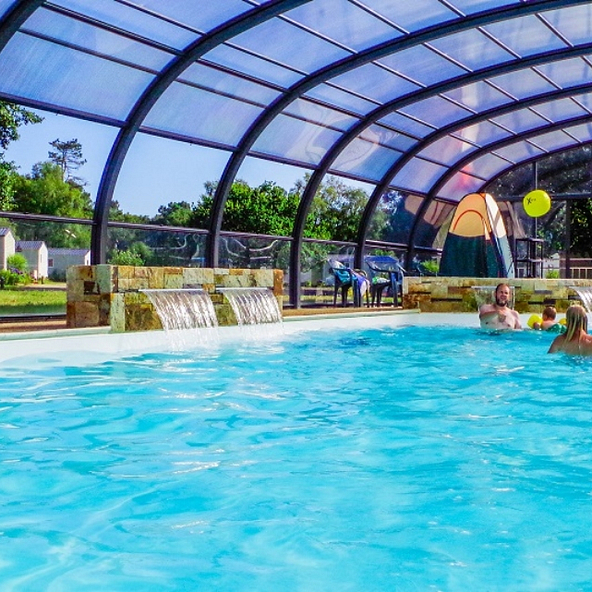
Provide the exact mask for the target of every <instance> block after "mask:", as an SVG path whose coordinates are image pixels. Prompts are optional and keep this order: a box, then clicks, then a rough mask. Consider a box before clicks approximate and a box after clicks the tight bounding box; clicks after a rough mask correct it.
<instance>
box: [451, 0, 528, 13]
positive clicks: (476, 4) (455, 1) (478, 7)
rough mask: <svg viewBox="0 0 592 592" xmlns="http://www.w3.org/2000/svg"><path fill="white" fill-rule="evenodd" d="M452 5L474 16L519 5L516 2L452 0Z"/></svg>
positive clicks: (505, 0)
mask: <svg viewBox="0 0 592 592" xmlns="http://www.w3.org/2000/svg"><path fill="white" fill-rule="evenodd" d="M450 4H451V5H452V6H454V7H455V8H457V9H458V10H460V11H462V12H463V13H465V14H472V13H474V12H481V11H482V10H487V9H490V8H498V7H499V6H505V5H509V4H517V2H516V1H515V0H514V1H512V0H452V2H450Z"/></svg>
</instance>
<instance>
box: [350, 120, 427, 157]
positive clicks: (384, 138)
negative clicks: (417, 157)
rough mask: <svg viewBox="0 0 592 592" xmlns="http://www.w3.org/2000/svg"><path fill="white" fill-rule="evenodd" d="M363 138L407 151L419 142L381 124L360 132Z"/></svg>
mask: <svg viewBox="0 0 592 592" xmlns="http://www.w3.org/2000/svg"><path fill="white" fill-rule="evenodd" d="M360 137H361V138H364V139H365V140H368V141H370V142H377V143H378V144H382V145H384V146H388V147H389V148H394V149H395V150H401V151H405V150H408V149H409V148H411V147H412V146H414V145H415V144H417V140H415V139H414V138H410V137H409V136H405V135H403V134H399V133H398V132H395V131H394V130H392V129H387V128H386V127H383V126H381V125H371V126H370V127H369V128H367V129H366V130H364V131H363V132H362V133H361V134H360Z"/></svg>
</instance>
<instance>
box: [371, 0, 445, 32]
mask: <svg viewBox="0 0 592 592" xmlns="http://www.w3.org/2000/svg"><path fill="white" fill-rule="evenodd" d="M364 4H365V5H366V6H368V7H370V8H372V9H373V10H376V12H378V13H380V14H382V15H383V16H385V17H386V18H388V19H389V20H390V21H392V22H394V23H396V24H397V25H399V26H400V27H402V28H403V29H405V30H406V31H417V30H418V29H423V28H424V27H429V26H430V25H436V24H438V23H440V22H443V21H446V20H450V19H454V18H456V17H457V15H456V14H455V13H454V12H453V11H452V10H450V9H449V8H446V7H445V6H444V5H442V4H441V3H440V2H438V1H437V0H413V2H409V0H364Z"/></svg>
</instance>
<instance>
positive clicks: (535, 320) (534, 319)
mask: <svg viewBox="0 0 592 592" xmlns="http://www.w3.org/2000/svg"><path fill="white" fill-rule="evenodd" d="M542 322H543V319H542V318H541V317H540V316H539V315H537V314H533V315H530V318H529V319H528V321H526V324H527V325H528V326H529V327H530V328H531V329H534V324H535V323H538V324H539V325H540V324H541V323H542Z"/></svg>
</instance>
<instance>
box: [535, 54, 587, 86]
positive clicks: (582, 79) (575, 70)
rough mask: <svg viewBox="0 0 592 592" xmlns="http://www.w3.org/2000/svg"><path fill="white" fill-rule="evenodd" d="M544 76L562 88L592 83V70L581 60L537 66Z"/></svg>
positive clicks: (574, 59) (575, 59)
mask: <svg viewBox="0 0 592 592" xmlns="http://www.w3.org/2000/svg"><path fill="white" fill-rule="evenodd" d="M537 70H540V71H541V72H542V73H543V74H544V75H545V76H548V77H549V78H550V79H551V80H553V81H554V82H556V83H557V84H558V85H559V86H560V87H562V88H569V87H570V86H576V85H578V84H585V83H586V82H591V81H592V68H591V67H590V66H589V65H588V64H587V63H586V62H585V61H584V60H583V59H581V58H573V59H571V60H562V61H560V62H551V63H550V64H542V65H540V66H537Z"/></svg>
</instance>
